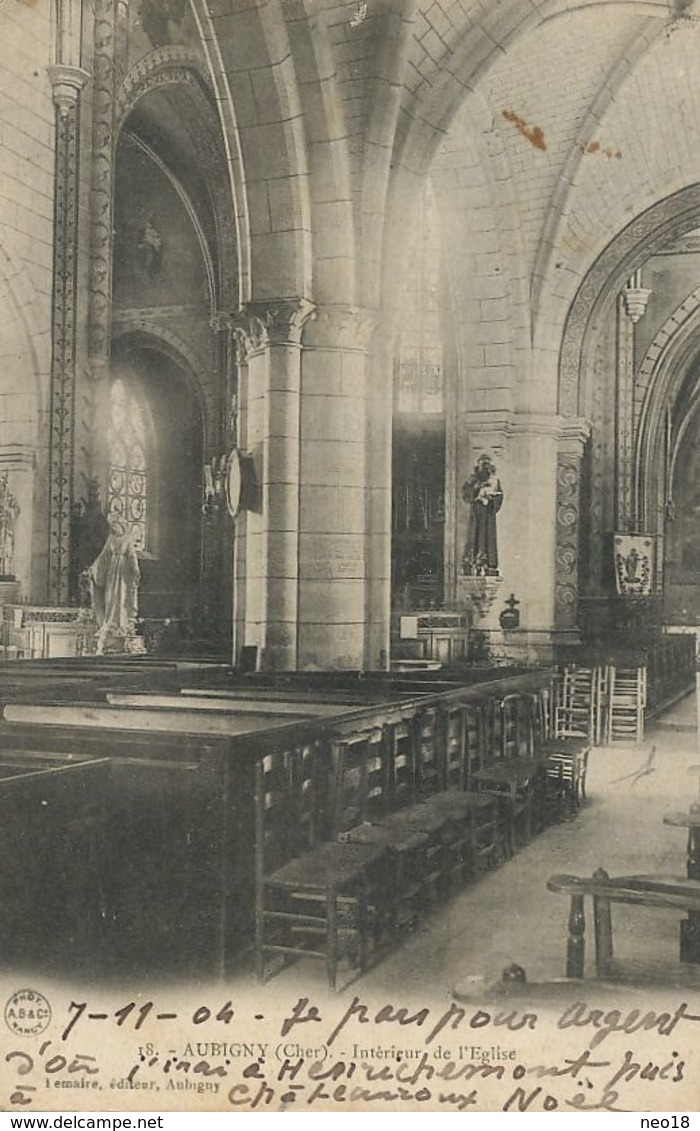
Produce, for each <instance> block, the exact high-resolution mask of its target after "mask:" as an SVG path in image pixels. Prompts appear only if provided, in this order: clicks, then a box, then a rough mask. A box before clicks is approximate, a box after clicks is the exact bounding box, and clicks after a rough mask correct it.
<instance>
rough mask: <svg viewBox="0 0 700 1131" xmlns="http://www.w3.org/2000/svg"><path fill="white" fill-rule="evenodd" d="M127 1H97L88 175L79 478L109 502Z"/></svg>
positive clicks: (80, 380) (78, 457)
mask: <svg viewBox="0 0 700 1131" xmlns="http://www.w3.org/2000/svg"><path fill="white" fill-rule="evenodd" d="M127 18H128V6H127V5H125V3H124V0H95V3H94V32H93V56H92V59H93V84H92V137H91V141H92V154H91V169H90V212H89V232H88V246H89V271H88V309H87V322H88V334H87V361H86V365H85V367H84V371H82V372H81V373H79V376H78V380H79V386H80V406H81V414H80V418H79V420H78V421H77V427H78V432H79V438H80V441H79V443H78V444H77V451H76V474H77V476H78V477H79V478H80V479H81V480H84V481H87V480H88V479H96V480H97V481H98V483H99V484H100V485H101V487H102V489H103V505H105V506H106V500H107V493H106V488H107V474H108V463H109V458H108V452H107V447H106V437H107V426H108V421H109V357H110V349H111V337H112V248H113V241H114V231H113V228H114V224H113V211H114V157H115V149H116V137H115V100H116V85H117V82H118V77H119V70H120V66H121V65H122V63H121V61H120V58H119V55H120V51H122V52H123V51H124V50H125V33H124V30H123V28H124V26H125V22H126V20H127Z"/></svg>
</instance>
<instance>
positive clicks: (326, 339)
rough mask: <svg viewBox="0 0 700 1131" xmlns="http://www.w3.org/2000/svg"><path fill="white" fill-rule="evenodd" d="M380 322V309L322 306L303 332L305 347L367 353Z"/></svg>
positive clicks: (343, 305) (342, 305)
mask: <svg viewBox="0 0 700 1131" xmlns="http://www.w3.org/2000/svg"><path fill="white" fill-rule="evenodd" d="M379 322H380V314H379V311H378V310H366V309H364V308H363V307H360V306H352V305H349V304H347V305H345V304H341V305H338V306H321V307H319V308H318V310H317V311H316V313H315V315H314V317H313V319H312V320H311V321H310V322H309V323H308V325H307V326H306V328H305V331H304V346H305V348H309V349H323V350H341V351H342V352H343V353H346V352H348V351H356V352H358V353H366V352H367V350H368V349H369V344H370V340H371V337H372V334H373V333H374V331H375V330H376V328H377V326H378V325H379Z"/></svg>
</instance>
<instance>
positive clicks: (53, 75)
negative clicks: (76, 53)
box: [46, 63, 90, 118]
mask: <svg viewBox="0 0 700 1131" xmlns="http://www.w3.org/2000/svg"><path fill="white" fill-rule="evenodd" d="M46 70H47V72H48V76H49V80H50V82H51V93H52V95H53V100H54V103H55V104H56V106H57V108H58V112H59V114H60V115H61V117H62V118H66V117H67V116H68V114H69V112H70V110H71V109H72V107H73V106H75V105H77V102H78V98H79V97H80V92H81V90H82V89H83V87H84V86H85V83H86V82H87V81H88V79H89V78H90V73H89V72H88V71H86V70H84V69H83V68H82V67H71V66H68V65H67V64H65V63H56V64H55V65H54V66H50V67H47V68H46Z"/></svg>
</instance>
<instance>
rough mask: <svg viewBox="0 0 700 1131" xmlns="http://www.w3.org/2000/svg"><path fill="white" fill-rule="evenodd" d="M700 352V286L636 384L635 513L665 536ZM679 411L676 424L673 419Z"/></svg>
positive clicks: (663, 333)
mask: <svg viewBox="0 0 700 1131" xmlns="http://www.w3.org/2000/svg"><path fill="white" fill-rule="evenodd" d="M698 354H700V287H698V288H696V290H694V291H693V292H692V294H690V295H688V297H687V298H686V299H685V300H684V301H683V302H682V303H681V304H680V305H679V306H678V307H677V309H676V310H675V311H674V312H673V314H672V315H671V316H670V317H669V318H668V319H667V320H666V322H665V323H664V325H663V326H662V327H661V329H660V330H659V331H658V332H657V333H656V335H655V336H654V339H653V341H652V343H651V345H650V346H649V347H648V349H647V351H646V353H645V356H644V358H643V360H642V363H641V365H640V367H639V372H638V375H637V378H636V381H635V391H636V394H637V402H638V418H639V419H638V424H637V444H636V452H635V496H636V507H635V513H636V514H637V515H638V520H639V523H640V528H641V529H644V530H648V531H650V532H651V533H663V525H664V520H665V518H666V515H667V511H668V508H667V504H668V503H670V502H671V501H672V495H673V492H672V490H671V481H672V476H673V464H674V461H675V458H676V456H677V453H678V446H679V444H680V443H681V441H682V436H683V432H684V430H685V428H686V427H687V423H688V416H687V406H685V405H680V404H679V403H678V398H679V394H680V392H681V389H682V387H683V385H684V383H685V379H686V376H687V374H688V372H689V371H690V370H691V369H692V368H693V366H694V363H695V361H696V360H697V357H698ZM670 413H673V415H674V416H675V423H674V421H673V420H672V419H671V417H670V416H669V414H670Z"/></svg>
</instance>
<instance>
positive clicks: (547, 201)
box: [0, 0, 700, 1055]
mask: <svg viewBox="0 0 700 1131" xmlns="http://www.w3.org/2000/svg"><path fill="white" fill-rule="evenodd" d="M696 8H697V11H696ZM0 41H1V42H2V44H3V49H2V52H0V294H1V296H2V297H1V301H0V362H1V364H0V907H2V914H1V915H0V955H2V967H3V969H4V970H5V971H7V970H9V971H22V972H26V974H27V978H28V979H29V978H30V977H32V978H36V977H37V976H38V975H39V974H41V975H46V976H49V975H50V976H52V977H53V976H55V977H57V978H60V977H64V976H70V974H71V972H73V971H75V970H76V969H78V968H79V969H80V970H81V971H82V972H83V976H84V977H86V978H88V977H89V978H94V979H95V981H96V982H105V983H107V982H109V980H110V979H113V978H120V977H121V978H123V977H125V976H126V975H129V976H131V975H132V974H134V973H136V972H139V974H141V973H143V974H144V976H145V975H148V976H153V977H155V976H158V977H167V978H171V979H185V980H186V979H191V978H192V977H200V976H201V977H209V978H224V977H225V978H226V979H229V980H230V981H231V984H234V983H235V982H236V980H237V979H241V980H242V981H243V982H245V983H246V984H248V983H250V985H253V986H258V985H259V986H260V987H265V986H268V985H269V986H270V987H271V988H276V989H277V990H278V991H279V988H280V987H284V986H285V985H291V984H294V979H296V978H298V977H299V972H300V971H303V972H304V977H305V979H306V981H305V985H307V986H318V987H319V988H322V989H323V991H324V992H327V991H328V990H334V989H339V988H341V987H343V986H347V985H348V984H353V983H355V982H356V983H357V984H358V985H359V986H360V987H366V988H367V989H368V990H369V989H371V988H372V987H375V988H382V989H387V990H388V989H394V990H398V989H400V987H401V986H403V985H406V984H409V983H412V984H419V983H420V982H421V980H426V979H427V980H429V982H430V984H431V985H432V986H433V987H434V988H435V989H436V991H437V992H443V991H444V992H458V991H459V987H460V985H461V986H464V984H465V979H467V982H468V979H469V978H470V977H482V978H487V979H491V980H492V981H493V982H494V983H496V984H498V983H500V982H501V981H502V979H505V981H506V982H512V983H513V984H514V985H516V986H517V985H518V984H522V982H523V980H525V981H526V983H527V984H535V983H536V984H548V983H552V982H554V981H555V980H557V979H564V980H568V981H571V980H578V979H585V980H586V982H594V983H596V984H603V983H606V984H608V983H612V982H615V980H616V979H622V980H624V979H626V978H627V979H629V978H633V977H634V978H636V977H638V978H640V979H642V980H644V981H645V984H648V985H651V984H654V985H660V984H664V983H665V981H668V982H670V984H672V985H674V986H679V985H683V986H686V985H687V986H690V987H694V988H695V989H696V990H697V989H700V747H699V746H698V728H697V716H696V701H695V689H696V667H697V663H696V657H697V653H698V641H699V640H700V66H698V60H699V59H700V0H698V2H697V4H696V2H695V0H603V2H601V0H0ZM696 523H697V525H696ZM696 799H697V800H696ZM613 934H614V936H615V946H614V953H613ZM485 940H488V942H487V943H486V942H485ZM29 984H31V983H29ZM260 992H267V991H265V990H263V989H262V988H261V990H260ZM463 992H464V993H465V994H467V995H468V990H464V991H463ZM513 992H516V991H515V990H514V991H513ZM696 1012H697V1011H696ZM674 1055H675V1054H674Z"/></svg>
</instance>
